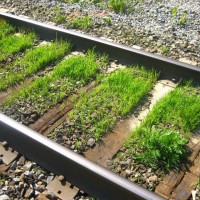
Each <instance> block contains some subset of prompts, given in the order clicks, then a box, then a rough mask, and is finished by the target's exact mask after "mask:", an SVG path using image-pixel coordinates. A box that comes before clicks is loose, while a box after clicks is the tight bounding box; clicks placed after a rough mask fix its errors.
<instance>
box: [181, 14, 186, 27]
mask: <svg viewBox="0 0 200 200" xmlns="http://www.w3.org/2000/svg"><path fill="white" fill-rule="evenodd" d="M186 21H187V14H186V13H185V12H183V13H182V14H181V18H180V20H179V25H180V26H183V25H184V24H185V23H186Z"/></svg>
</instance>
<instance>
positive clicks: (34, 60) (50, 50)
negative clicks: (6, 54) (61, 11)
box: [0, 41, 71, 91]
mask: <svg viewBox="0 0 200 200" xmlns="http://www.w3.org/2000/svg"><path fill="white" fill-rule="evenodd" d="M70 47H71V45H70V44H69V43H68V42H63V41H56V42H52V43H51V44H46V45H41V46H38V47H37V48H33V49H31V50H28V51H27V52H26V53H25V55H24V57H23V58H21V59H19V60H16V61H15V62H14V63H13V64H11V65H8V66H6V67H5V68H3V69H0V77H1V79H0V91H3V90H6V89H7V88H8V87H10V86H12V85H14V84H15V83H19V82H20V81H23V80H24V79H25V77H27V76H30V75H31V74H33V73H35V72H37V71H39V70H41V69H43V68H45V66H46V65H48V64H50V63H53V62H55V61H57V60H58V59H60V58H62V57H63V56H64V55H65V54H66V53H67V52H69V50H70Z"/></svg>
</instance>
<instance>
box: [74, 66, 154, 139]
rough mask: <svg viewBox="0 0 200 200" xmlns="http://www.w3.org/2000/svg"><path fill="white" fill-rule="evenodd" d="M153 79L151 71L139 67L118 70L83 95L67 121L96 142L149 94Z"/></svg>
mask: <svg viewBox="0 0 200 200" xmlns="http://www.w3.org/2000/svg"><path fill="white" fill-rule="evenodd" d="M155 80H156V75H155V73H154V72H147V71H145V70H144V69H139V68H127V69H123V70H118V71H116V72H114V73H112V74H110V75H108V76H107V77H106V78H103V79H102V81H101V84H100V85H99V86H98V87H96V88H95V90H94V91H93V92H92V93H90V94H82V96H81V98H80V100H79V101H78V102H77V103H76V104H75V108H74V109H73V111H72V112H71V113H70V119H71V120H72V121H74V122H75V123H76V124H77V126H78V128H79V129H81V130H82V132H83V134H84V136H86V137H87V138H89V137H94V138H96V140H99V139H100V138H101V137H102V136H103V135H104V134H105V133H106V132H107V131H108V130H110V129H111V128H112V127H113V125H114V124H115V123H116V121H117V119H119V118H120V117H123V116H125V115H127V114H128V113H129V112H130V111H131V110H132V109H133V107H134V106H136V105H137V104H138V103H139V101H140V100H141V99H142V98H143V97H144V96H145V95H146V94H147V93H148V92H149V90H150V89H151V88H152V86H153V84H154V82H155Z"/></svg>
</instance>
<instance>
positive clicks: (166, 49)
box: [161, 45, 169, 55]
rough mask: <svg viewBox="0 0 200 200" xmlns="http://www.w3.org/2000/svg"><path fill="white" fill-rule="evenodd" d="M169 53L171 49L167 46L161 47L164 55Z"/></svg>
mask: <svg viewBox="0 0 200 200" xmlns="http://www.w3.org/2000/svg"><path fill="white" fill-rule="evenodd" d="M168 51H169V49H168V47H167V46H165V45H163V46H162V47H161V53H162V54H163V55H165V54H167V52H168Z"/></svg>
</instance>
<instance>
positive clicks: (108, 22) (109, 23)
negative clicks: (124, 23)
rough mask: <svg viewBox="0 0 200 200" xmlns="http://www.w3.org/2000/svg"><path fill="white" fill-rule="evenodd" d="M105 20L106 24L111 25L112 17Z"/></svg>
mask: <svg viewBox="0 0 200 200" xmlns="http://www.w3.org/2000/svg"><path fill="white" fill-rule="evenodd" d="M103 20H104V22H105V23H106V24H108V25H111V18H110V17H104V18H103Z"/></svg>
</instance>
